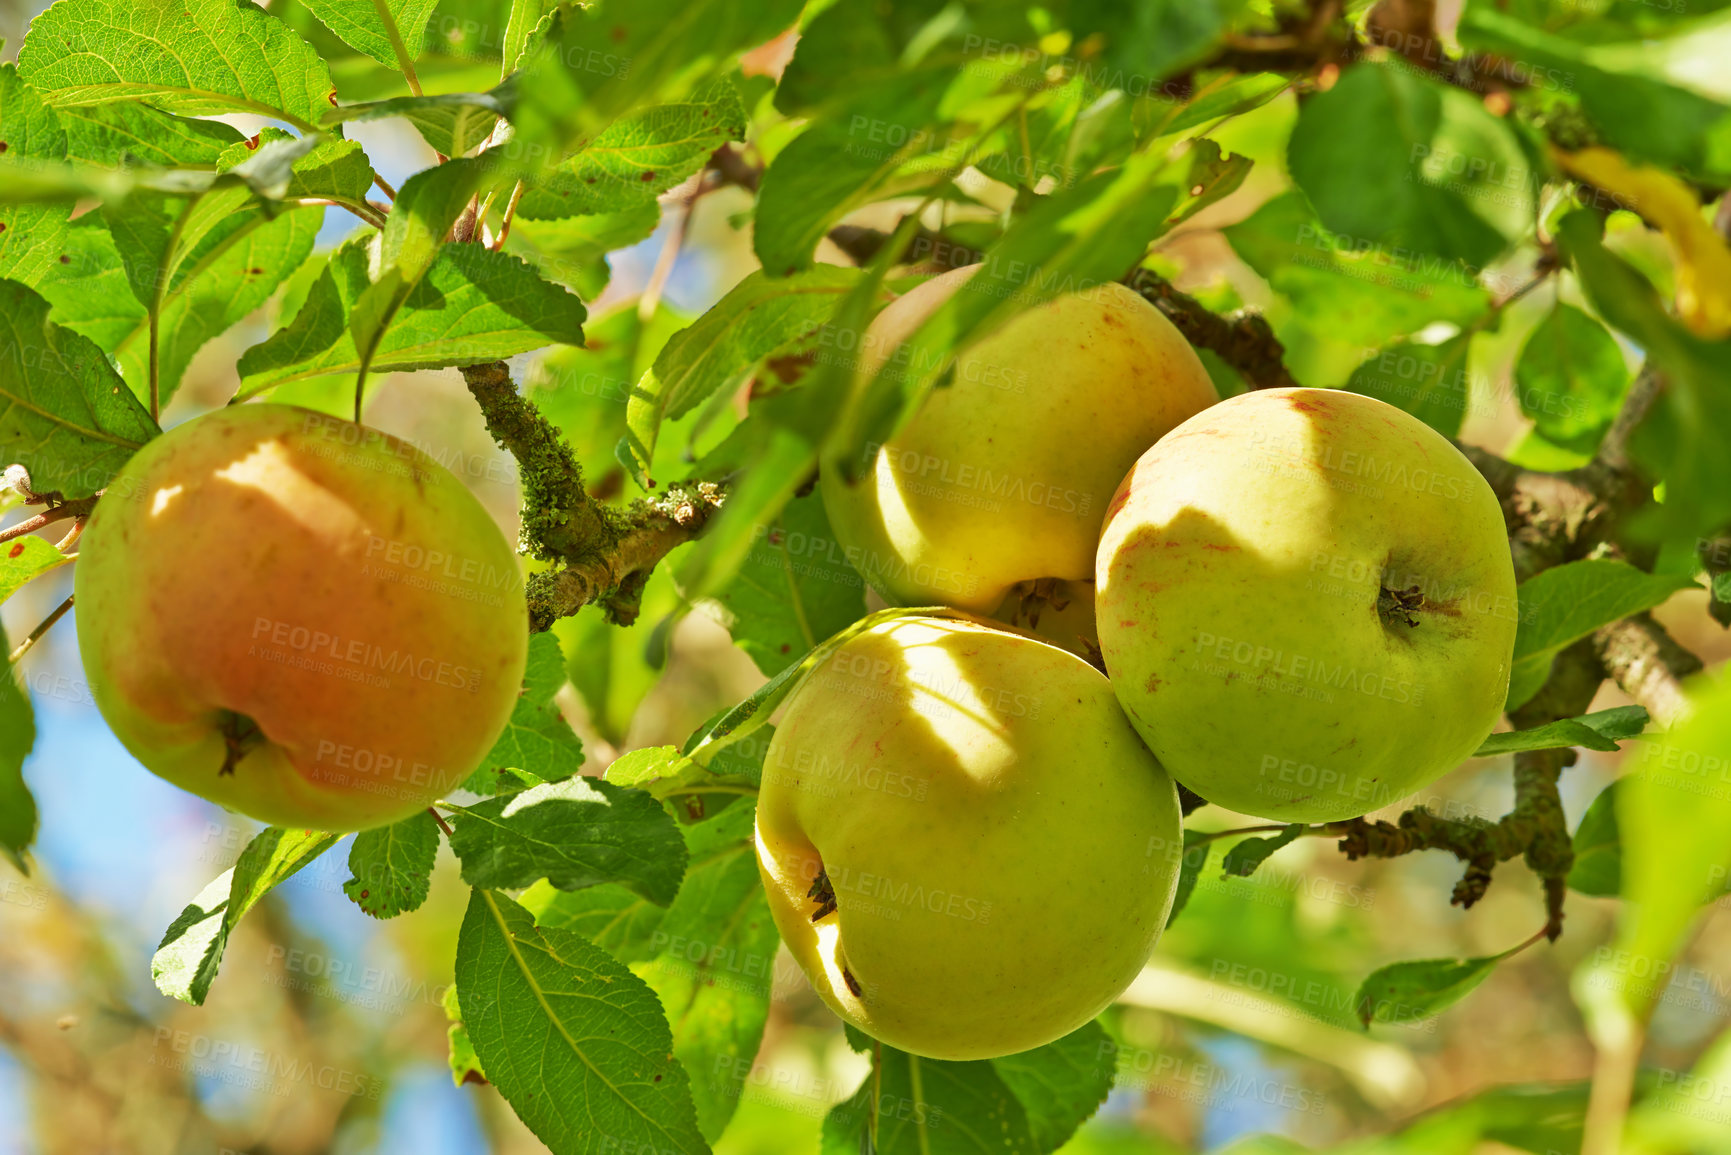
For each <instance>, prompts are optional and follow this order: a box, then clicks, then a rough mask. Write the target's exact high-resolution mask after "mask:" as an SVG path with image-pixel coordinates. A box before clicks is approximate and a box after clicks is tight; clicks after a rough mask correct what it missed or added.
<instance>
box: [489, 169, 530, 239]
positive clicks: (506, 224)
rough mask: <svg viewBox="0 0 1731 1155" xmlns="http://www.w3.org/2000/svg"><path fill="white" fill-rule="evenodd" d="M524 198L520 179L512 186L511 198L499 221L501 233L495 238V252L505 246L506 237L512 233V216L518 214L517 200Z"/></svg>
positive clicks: (506, 203)
mask: <svg viewBox="0 0 1731 1155" xmlns="http://www.w3.org/2000/svg"><path fill="white" fill-rule="evenodd" d="M522 199H523V182H522V181H518V182H517V183H516V184H515V185H513V186H511V199H510V200H508V201H506V202H505V215H504V216H503V217H502V218H501V219H500V221H499V235H498V236H496V237H494V238H493V251H494V252H498V251H499V250H500V249H502V248H504V247H505V238H506V237H508V236H510V235H511V218H512V217H514V216H516V215H517V202H518V201H520V200H522Z"/></svg>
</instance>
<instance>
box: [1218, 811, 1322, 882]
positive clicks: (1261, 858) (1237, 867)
mask: <svg viewBox="0 0 1731 1155" xmlns="http://www.w3.org/2000/svg"><path fill="white" fill-rule="evenodd" d="M1305 829H1306V828H1305V825H1304V823H1302V822H1295V823H1293V824H1292V825H1290V826H1288V827H1287V828H1286V829H1285V830H1282V831H1281V832H1280V833H1279V834H1276V835H1274V836H1273V837H1271V838H1246V839H1244V840H1243V841H1241V842H1239V843H1238V845H1236V846H1234V847H1233V848H1232V849H1231V850H1228V851H1227V852H1226V860H1225V861H1224V862H1222V863H1221V868H1222V869H1223V870H1224V871H1225V872H1226V873H1225V875H1224V876H1223V877H1230V876H1232V875H1236V876H1238V877H1239V878H1249V877H1250V876H1251V875H1252V874H1255V873H1256V868H1257V867H1259V866H1261V865H1262V864H1263V863H1264V862H1267V861H1268V856H1269V855H1271V854H1273V853H1274V852H1275V851H1276V850H1279V849H1280V848H1281V847H1282V846H1286V845H1288V844H1290V843H1291V842H1292V841H1293V840H1294V839H1296V838H1298V837H1299V836H1300V835H1302V834H1303V833H1304V831H1305Z"/></svg>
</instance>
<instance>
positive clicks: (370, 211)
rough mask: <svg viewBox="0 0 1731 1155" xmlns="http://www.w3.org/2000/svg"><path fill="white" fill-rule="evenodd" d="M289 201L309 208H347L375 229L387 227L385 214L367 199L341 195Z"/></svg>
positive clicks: (300, 198)
mask: <svg viewBox="0 0 1731 1155" xmlns="http://www.w3.org/2000/svg"><path fill="white" fill-rule="evenodd" d="M288 203H290V204H293V205H302V206H305V207H307V208H312V207H315V206H320V205H329V206H331V207H332V208H339V209H347V210H348V211H349V212H351V213H353V214H354V215H355V216H357V217H360V218H361V220H363V221H365V222H366V223H367V224H369V225H372V226H373V227H374V228H375V229H382V228H384V227H385V216H384V214H383V213H381V212H379V210H378V209H376V208H374V207H373V206H372V205H371V204H369V203H367V202H366V201H351V200H343V199H342V198H341V197H299V198H297V199H295V200H292V201H290V202H288Z"/></svg>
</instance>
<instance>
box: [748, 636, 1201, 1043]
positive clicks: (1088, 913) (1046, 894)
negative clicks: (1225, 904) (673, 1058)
mask: <svg viewBox="0 0 1731 1155" xmlns="http://www.w3.org/2000/svg"><path fill="white" fill-rule="evenodd" d="M757 851H758V865H759V867H760V869H761V872H762V875H763V880H764V886H765V889H766V890H767V892H768V895H769V905H770V910H771V911H772V912H773V914H774V917H775V922H776V926H777V927H778V928H779V929H780V931H781V936H782V940H783V941H784V942H785V943H786V944H787V947H788V949H789V950H790V951H791V952H792V954H793V957H794V958H795V959H796V960H797V961H798V962H799V965H800V967H801V968H802V969H803V970H804V972H805V974H806V977H807V978H808V979H810V981H811V984H812V986H813V987H814V988H815V989H816V990H817V993H818V995H819V996H820V997H821V998H822V999H823V1001H824V1002H826V1003H827V1004H829V1006H830V1008H831V1009H832V1010H834V1011H835V1012H836V1014H838V1015H840V1016H841V1017H842V1018H843V1019H845V1020H847V1021H848V1022H850V1023H852V1024H853V1025H854V1026H856V1027H858V1028H859V1029H860V1030H862V1031H865V1032H866V1033H867V1034H869V1035H871V1036H873V1037H874V1038H877V1039H880V1040H882V1041H883V1042H885V1043H888V1044H890V1045H891V1046H895V1047H899V1048H901V1049H902V1050H904V1051H908V1052H911V1053H913V1054H916V1055H924V1056H926V1057H928V1058H934V1059H982V1058H990V1057H993V1056H997V1055H1006V1054H1011V1053H1014V1052H1017V1051H1024V1050H1027V1049H1029V1048H1031V1047H1038V1046H1041V1045H1043V1044H1045V1043H1049V1042H1051V1041H1052V1040H1054V1039H1057V1038H1061V1037H1062V1036H1064V1035H1066V1034H1068V1033H1069V1032H1071V1031H1073V1030H1075V1029H1076V1028H1077V1027H1080V1026H1081V1025H1082V1024H1084V1023H1086V1022H1088V1021H1089V1020H1090V1019H1092V1018H1093V1017H1094V1016H1095V1015H1097V1014H1099V1013H1100V1011H1101V1010H1103V1009H1104V1008H1105V1007H1106V1006H1107V1005H1108V1004H1109V1003H1110V1002H1111V1001H1112V1000H1113V999H1114V998H1116V997H1117V996H1118V995H1119V994H1120V993H1121V992H1122V991H1123V990H1124V988H1125V987H1126V986H1128V985H1129V983H1130V982H1131V980H1132V979H1134V978H1135V977H1136V975H1137V974H1138V972H1140V970H1141V968H1142V966H1143V964H1144V963H1145V962H1146V961H1147V958H1148V954H1149V952H1150V951H1151V950H1152V949H1153V947H1154V944H1155V941H1156V940H1157V939H1158V938H1159V936H1160V931H1161V929H1162V928H1163V927H1164V926H1165V923H1166V917H1167V914H1168V912H1169V911H1170V909H1171V906H1172V897H1173V891H1174V888H1175V887H1176V885H1177V878H1178V865H1179V860H1180V858H1181V857H1182V839H1181V835H1180V832H1179V816H1178V795H1177V790H1176V788H1175V787H1174V786H1173V785H1172V780H1171V779H1170V778H1168V777H1167V776H1166V774H1165V773H1164V772H1163V771H1162V770H1161V769H1160V767H1159V765H1158V764H1157V763H1156V762H1155V761H1154V758H1153V757H1152V756H1151V755H1150V754H1149V753H1148V750H1147V749H1146V748H1145V747H1144V746H1143V745H1142V742H1141V740H1140V739H1138V738H1137V737H1136V733H1135V731H1133V730H1132V729H1131V728H1130V724H1129V722H1128V721H1127V720H1126V719H1125V717H1124V713H1123V711H1122V710H1121V709H1120V708H1119V706H1118V702H1117V700H1116V699H1115V698H1114V697H1113V695H1112V688H1111V686H1110V685H1109V684H1108V683H1107V681H1106V679H1105V678H1104V677H1103V676H1102V675H1101V674H1100V673H1099V671H1097V670H1095V669H1094V668H1093V667H1091V666H1089V665H1088V664H1087V663H1086V662H1084V661H1082V660H1081V659H1080V658H1078V657H1076V656H1075V655H1073V654H1070V653H1067V652H1066V651H1064V650H1061V649H1059V648H1057V647H1056V646H1051V645H1048V644H1046V643H1045V642H1042V641H1040V640H1038V639H1036V638H1033V637H1030V636H1028V635H1025V634H1022V633H1017V632H1010V631H1007V630H1003V629H1000V628H994V627H993V626H991V625H987V624H985V623H984V622H982V621H975V620H968V621H954V620H948V619H939V618H931V617H917V616H916V617H903V618H897V619H891V620H889V621H886V622H882V623H880V624H878V625H876V626H874V627H872V628H870V629H869V630H867V631H865V632H863V633H861V634H859V635H858V636H856V637H854V638H851V639H849V640H848V641H847V642H845V643H844V644H842V645H841V646H840V647H838V648H837V649H836V651H835V652H834V653H833V654H832V655H830V656H829V657H828V658H827V659H825V660H824V661H822V662H821V664H820V665H818V666H817V667H816V668H815V669H814V670H812V671H811V672H810V673H808V674H807V675H806V677H805V680H804V681H803V682H802V683H801V684H800V685H799V687H798V688H797V689H796V690H795V691H794V693H793V695H792V697H791V698H790V700H789V702H788V703H787V705H786V707H785V710H784V713H783V717H782V720H781V724H780V725H779V726H778V727H777V729H776V731H775V736H774V737H773V738H772V739H771V741H770V744H769V749H768V751H767V753H766V755H765V760H764V771H763V784H762V789H761V792H760V793H759V795H758V801H757Z"/></svg>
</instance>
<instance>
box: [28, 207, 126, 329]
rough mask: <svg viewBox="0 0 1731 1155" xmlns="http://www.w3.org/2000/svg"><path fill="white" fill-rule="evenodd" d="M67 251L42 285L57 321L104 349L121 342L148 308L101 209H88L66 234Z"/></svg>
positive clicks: (39, 289)
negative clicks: (131, 281)
mask: <svg viewBox="0 0 1731 1155" xmlns="http://www.w3.org/2000/svg"><path fill="white" fill-rule="evenodd" d="M61 249H62V252H61V255H62V256H63V257H65V258H66V259H65V260H64V261H63V262H60V263H58V264H55V265H53V266H52V267H51V268H50V269H49V270H48V274H47V275H46V276H44V277H43V278H42V280H41V281H40V282H39V283H38V284H37V285H36V291H37V292H38V293H41V294H42V295H43V296H44V297H46V298H47V299H48V301H49V303H50V304H52V305H53V306H54V311H53V312H52V313H50V314H49V317H50V319H51V320H53V322H54V323H55V324H57V325H61V326H64V327H65V328H68V329H71V330H72V331H73V332H75V333H82V334H83V335H84V336H86V337H89V338H90V339H91V340H92V341H94V342H96V344H97V346H98V347H100V348H101V349H103V350H104V351H107V352H111V351H113V350H115V349H118V348H119V347H120V343H121V342H122V341H125V340H126V339H127V337H128V336H129V335H130V334H132V333H133V332H134V331H135V330H136V329H138V328H139V326H141V325H145V324H146V323H147V318H148V314H146V313H145V311H144V306H143V305H141V304H139V303H138V298H137V297H135V296H134V295H133V293H132V286H131V285H130V284H129V283H128V282H127V279H126V269H125V268H124V267H123V265H122V263H121V259H120V253H119V251H118V250H117V249H116V248H115V247H114V238H113V237H112V236H110V235H109V232H108V225H107V223H106V222H105V221H103V219H102V214H101V213H85V214H84V215H83V216H81V217H79V218H78V219H77V220H75V221H73V222H72V225H71V227H70V228H68V229H67V230H66V235H65V236H64V237H62V238H61Z"/></svg>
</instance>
